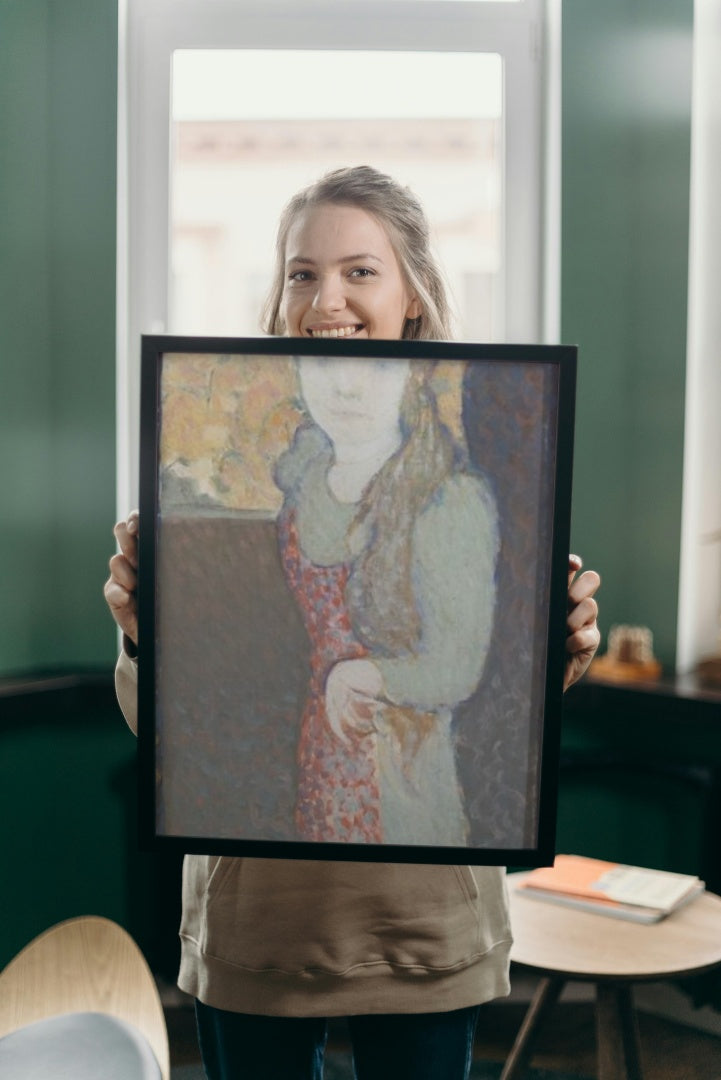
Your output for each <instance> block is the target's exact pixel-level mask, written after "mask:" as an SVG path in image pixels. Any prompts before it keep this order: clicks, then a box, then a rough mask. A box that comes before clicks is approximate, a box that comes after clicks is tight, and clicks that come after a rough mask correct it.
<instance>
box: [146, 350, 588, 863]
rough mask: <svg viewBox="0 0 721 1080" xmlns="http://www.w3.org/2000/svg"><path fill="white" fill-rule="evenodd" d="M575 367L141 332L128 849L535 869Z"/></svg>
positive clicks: (448, 353) (551, 737)
mask: <svg viewBox="0 0 721 1080" xmlns="http://www.w3.org/2000/svg"><path fill="white" fill-rule="evenodd" d="M575 359H576V358H575V350H574V349H572V348H566V347H551V346H510V345H503V346H498V345H496V346H491V345H472V344H440V343H429V342H378V341H371V342H362V343H361V342H353V343H350V342H346V343H344V342H343V340H342V338H341V339H325V340H310V339H308V340H306V339H303V340H301V339H289V338H258V339H200V338H173V337H147V338H144V340H143V358H142V366H143V370H142V402H141V413H142V420H141V428H142V430H141V522H142V523H143V526H142V528H141V536H140V585H139V608H140V647H139V649H140V659H139V674H140V692H139V703H140V732H139V734H140V755H141V767H142V783H141V790H142V802H141V831H142V834H143V839H144V841H145V843H146V844H148V845H150V846H153V847H163V846H170V847H173V846H175V847H177V848H178V849H182V850H183V851H195V852H201V853H203V852H205V853H210V854H213V853H218V854H223V853H225V854H247V855H250V854H255V855H263V856H270V857H273V856H279V857H280V856H282V857H298V858H330V859H333V858H336V859H346V860H347V859H361V860H373V861H385V860H389V861H413V862H458V861H461V862H466V863H485V864H506V863H514V864H515V865H519V864H522V865H536V864H541V863H543V862H547V861H549V857H552V854H553V834H554V831H555V805H556V774H557V765H558V743H559V730H560V701H561V687H562V679H563V664H564V639H565V612H566V586H567V557H568V541H569V535H568V534H569V516H570V489H571V456H572V434H573V400H574V387H575ZM146 522H153V523H154V527H152V528H147V527H146V525H145V523H146Z"/></svg>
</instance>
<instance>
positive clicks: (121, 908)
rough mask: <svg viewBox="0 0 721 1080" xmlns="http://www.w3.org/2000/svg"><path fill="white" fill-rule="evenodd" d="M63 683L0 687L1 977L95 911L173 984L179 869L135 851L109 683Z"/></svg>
mask: <svg viewBox="0 0 721 1080" xmlns="http://www.w3.org/2000/svg"><path fill="white" fill-rule="evenodd" d="M66 682H70V685H69V686H67V687H65V688H59V689H49V688H48V687H47V684H44V683H41V684H36V688H35V690H34V691H33V692H30V693H25V694H20V693H18V694H16V695H7V694H3V693H2V689H3V688H0V744H1V747H2V752H1V753H0V820H1V821H2V822H4V823H5V825H6V828H4V829H3V832H2V845H3V846H2V851H3V860H4V866H5V868H6V873H5V875H4V878H3V884H4V888H3V892H2V900H1V901H0V912H1V913H2V919H1V920H0V969H1V968H2V967H3V966H4V965H5V964H6V963H7V962H8V961H9V960H10V959H11V958H12V957H13V956H14V955H15V954H16V953H17V952H18V951H19V949H21V948H22V947H23V946H24V945H26V944H27V943H28V942H29V941H30V940H32V938H34V937H35V936H36V935H37V934H39V933H41V932H42V931H43V930H45V929H47V927H48V926H52V925H53V924H54V923H56V922H59V921H60V920H62V919H67V918H73V917H75V916H77V915H84V914H94V915H104V916H106V917H107V918H110V919H114V920H115V921H116V922H119V923H120V924H121V925H123V926H125V927H126V928H127V929H128V931H129V932H130V933H131V934H132V935H133V937H134V938H135V940H136V941H137V942H138V944H139V945H140V946H141V948H142V949H143V951H144V953H145V955H146V957H147V958H148V960H149V962H151V963H152V966H153V970H155V971H160V972H162V973H163V974H165V975H166V977H167V978H173V977H174V975H175V974H176V971H177V955H176V954H177V928H178V924H179V882H180V864H179V859H178V857H177V856H173V857H169V856H162V857H161V856H157V855H154V854H149V853H142V852H140V851H139V850H138V842H137V835H138V826H137V768H136V750H137V743H136V740H135V738H134V736H133V735H132V734H131V733H130V731H129V730H128V728H127V727H126V725H125V723H124V722H123V718H122V716H121V714H120V710H119V709H118V705H117V702H116V700H115V691H114V688H113V683H112V678H111V677H110V675H107V676H95V677H92V678H88V677H80V678H78V679H77V680H74V679H71V680H66ZM74 684H75V685H74Z"/></svg>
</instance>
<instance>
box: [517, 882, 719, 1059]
mask: <svg viewBox="0 0 721 1080" xmlns="http://www.w3.org/2000/svg"><path fill="white" fill-rule="evenodd" d="M524 876H525V875H524V874H509V875H508V886H509V893H510V901H511V925H512V928H513V936H514V944H513V948H512V950H511V960H513V961H514V962H515V963H517V964H521V965H523V966H524V967H526V968H529V969H531V970H533V971H535V972H536V973H538V974H540V975H542V976H543V977H542V979H541V981H540V983H539V985H538V988H537V990H536V992H535V994H534V997H533V1000H532V1001H531V1004H530V1006H529V1009H528V1012H527V1013H526V1016H525V1018H524V1021H523V1024H522V1025H521V1029H520V1031H519V1033H518V1035H517V1037H516V1041H515V1043H514V1045H513V1048H512V1050H511V1053H510V1055H509V1057H508V1060H507V1062H506V1065H505V1067H504V1069H503V1072H502V1074H501V1080H518V1078H520V1077H522V1076H523V1074H524V1071H525V1069H526V1066H527V1065H528V1063H529V1061H530V1058H531V1054H532V1052H533V1043H534V1039H535V1036H536V1034H537V1032H538V1029H539V1027H540V1024H541V1022H542V1021H543V1019H544V1017H545V1016H546V1015H547V1014H548V1012H549V1011H550V1010H551V1008H552V1007H553V1005H554V1004H555V1002H556V1001H557V1000H558V997H559V995H560V993H561V990H562V989H563V986H564V984H565V983H566V982H568V981H569V980H575V981H579V982H592V983H595V986H596V1033H597V1043H598V1077H599V1080H642V1072H641V1064H640V1058H639V1051H638V1031H637V1025H636V1017H635V1014H634V1010H633V999H632V986H633V983H637V982H655V981H657V980H660V979H669V978H679V977H681V976H684V975H697V974H700V973H701V972H703V971H709V970H711V969H712V968H715V967H719V966H721V898H720V897H718V896H716V895H714V894H713V893H709V892H706V893H703V894H702V895H701V896H699V897H697V898H696V899H695V900H693V901H691V903H690V904H687V905H686V906H685V907H683V908H681V909H679V910H678V911H676V912H674V913H673V914H671V915H669V916H667V917H666V918H665V919H663V920H662V921H661V922H658V923H652V924H650V925H649V924H646V923H636V922H626V921H624V920H621V919H616V918H611V917H609V916H607V915H596V914H592V913H589V912H586V911H576V910H574V909H573V908H568V907H562V906H560V905H557V904H551V903H543V902H542V901H540V900H534V899H529V898H528V897H526V896H524V895H523V893H522V891H521V892H519V891H518V890H517V889H516V885H517V884H518V882H519V881H521V880H522V879H523V878H524Z"/></svg>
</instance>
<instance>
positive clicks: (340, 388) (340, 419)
mask: <svg viewBox="0 0 721 1080" xmlns="http://www.w3.org/2000/svg"><path fill="white" fill-rule="evenodd" d="M409 371H410V364H409V362H408V360H372V359H368V358H366V357H360V356H359V357H351V356H348V357H343V358H342V359H340V358H333V357H328V358H324V357H309V356H304V357H301V359H300V360H299V361H298V374H299V378H300V388H301V393H302V394H303V399H304V401H305V404H306V407H307V408H308V411H309V412H310V414H311V416H312V417H313V420H314V421H315V422H316V424H317V425H318V426H319V427H321V428H322V429H323V431H325V433H326V435H327V436H328V438H329V439H330V440H331V442H332V443H334V444H335V445H336V446H338V445H340V444H345V445H346V446H361V445H371V444H375V443H378V442H379V441H386V440H389V439H393V438H394V437H397V436H398V435H399V433H400V410H401V402H402V401H403V394H404V392H405V388H406V383H407V381H408V375H409Z"/></svg>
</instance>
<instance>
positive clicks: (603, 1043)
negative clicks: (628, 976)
mask: <svg viewBox="0 0 721 1080" xmlns="http://www.w3.org/2000/svg"><path fill="white" fill-rule="evenodd" d="M596 1038H597V1042H598V1077H599V1080H643V1076H642V1073H641V1060H640V1056H639V1045H638V1025H637V1022H636V1014H635V1012H634V1009H633V998H632V993H631V985H630V984H629V983H597V984H596Z"/></svg>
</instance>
